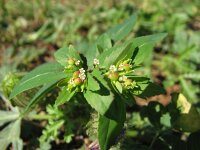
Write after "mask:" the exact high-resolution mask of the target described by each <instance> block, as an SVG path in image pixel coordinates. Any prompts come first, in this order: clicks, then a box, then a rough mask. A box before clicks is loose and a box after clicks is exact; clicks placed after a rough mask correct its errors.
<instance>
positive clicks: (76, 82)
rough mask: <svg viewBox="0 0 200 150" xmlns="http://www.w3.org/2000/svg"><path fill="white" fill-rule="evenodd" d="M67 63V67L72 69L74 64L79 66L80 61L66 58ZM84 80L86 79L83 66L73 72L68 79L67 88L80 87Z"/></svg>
mask: <svg viewBox="0 0 200 150" xmlns="http://www.w3.org/2000/svg"><path fill="white" fill-rule="evenodd" d="M67 63H68V67H67V69H72V68H73V67H74V66H76V67H78V68H80V67H81V65H80V63H81V61H80V60H77V59H75V58H69V59H68V60H67ZM76 67H75V68H76ZM85 80H86V74H85V69H84V68H80V69H78V70H77V71H75V72H74V73H73V76H72V78H71V79H70V80H69V81H68V90H71V89H73V88H76V87H81V89H82V85H84V83H85Z"/></svg>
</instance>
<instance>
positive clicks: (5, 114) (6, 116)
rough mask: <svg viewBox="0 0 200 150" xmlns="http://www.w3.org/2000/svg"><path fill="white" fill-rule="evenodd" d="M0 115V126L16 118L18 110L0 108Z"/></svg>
mask: <svg viewBox="0 0 200 150" xmlns="http://www.w3.org/2000/svg"><path fill="white" fill-rule="evenodd" d="M0 116H1V117H0V126H2V125H4V124H5V123H8V122H10V121H13V120H16V119H17V118H18V117H19V112H17V111H3V110H0Z"/></svg>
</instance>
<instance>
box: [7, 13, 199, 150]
mask: <svg viewBox="0 0 200 150" xmlns="http://www.w3.org/2000/svg"><path fill="white" fill-rule="evenodd" d="M135 21H136V16H131V17H130V18H128V19H127V20H126V21H125V22H123V23H122V24H119V25H117V26H115V27H114V28H111V29H110V30H108V31H107V32H105V33H104V34H102V35H101V36H99V38H97V40H96V41H95V42H94V43H92V44H90V46H89V47H88V49H87V51H86V53H84V54H81V53H79V52H78V51H77V50H76V48H74V47H73V46H72V45H70V46H69V47H66V46H65V47H63V48H61V49H59V50H58V51H57V52H56V53H55V55H54V56H55V58H56V61H57V62H51V63H46V64H43V65H41V66H39V67H37V68H36V69H34V70H33V71H31V72H30V73H28V74H27V75H25V76H24V77H23V78H22V79H21V80H20V81H19V82H18V84H17V85H16V86H15V87H14V89H13V90H12V92H11V94H10V97H9V98H10V99H13V98H15V97H16V96H17V95H19V94H20V93H22V92H25V91H27V90H30V89H33V88H36V87H41V86H42V87H41V88H40V89H39V90H38V92H37V93H36V94H35V95H34V97H33V98H32V99H31V100H30V101H29V103H28V105H27V106H26V107H25V109H24V110H22V113H21V114H20V118H24V117H25V116H26V115H27V114H28V112H30V110H31V109H32V108H33V106H34V105H35V104H37V103H39V102H40V101H41V98H42V97H44V96H45V94H46V93H48V92H49V91H51V90H52V89H54V88H56V87H59V88H60V92H59V95H58V96H57V98H56V100H55V102H54V103H53V106H48V107H47V108H48V113H50V114H51V115H52V116H54V118H51V117H50V118H49V117H48V118H47V119H48V120H49V125H48V126H47V127H46V130H45V131H44V132H43V135H42V137H41V138H40V141H41V142H44V141H46V139H48V138H50V139H56V137H57V134H58V133H57V130H58V129H59V128H60V127H61V126H62V125H63V124H64V123H65V122H66V120H65V119H64V118H63V117H64V114H65V113H64V112H65V111H66V110H65V109H61V108H62V106H64V105H67V103H69V102H71V101H72V100H74V99H76V100H78V101H86V102H87V103H88V104H89V105H90V106H91V107H92V108H93V109H94V110H95V111H96V112H98V129H97V130H98V133H97V137H98V142H99V145H100V148H101V149H102V150H107V149H109V148H110V147H111V146H113V145H114V144H116V143H117V139H118V138H119V135H120V134H121V132H122V130H123V127H124V122H125V120H126V105H128V106H133V105H134V104H135V101H134V97H140V98H143V99H146V98H148V97H152V96H155V95H159V94H164V93H165V90H164V89H163V88H162V87H160V86H158V85H156V84H154V83H152V82H151V81H150V79H149V78H148V77H146V76H145V75H141V74H138V72H137V69H138V68H139V67H140V65H141V63H142V62H143V61H144V60H145V59H146V58H147V57H148V54H149V53H151V51H152V48H153V47H154V45H155V44H156V43H157V42H159V41H160V40H162V39H163V38H164V37H165V36H166V34H164V33H161V34H155V35H149V36H143V37H138V38H131V39H129V40H126V41H123V39H124V38H125V37H126V36H127V35H128V34H129V32H130V31H131V29H132V27H133V25H134V24H135ZM153 110H154V109H153ZM160 110H161V109H159V110H158V111H160ZM149 111H151V109H150V110H149ZM177 117H178V116H177ZM198 117H199V116H198V115H197V117H196V118H198ZM198 119H199V118H198ZM175 120H177V118H176V119H175ZM168 121H171V120H170V119H168ZM165 124H167V123H165ZM159 125H160V124H159V122H156V123H155V126H159ZM178 125H180V123H179V124H178ZM69 126H70V125H69ZM177 128H180V127H179V126H177ZM66 129H67V128H66ZM197 129H199V128H198V127H195V128H194V129H193V130H192V131H196V130H197ZM187 131H190V129H187ZM71 136H72V133H71V132H69V134H68V138H67V139H68V140H70V138H71ZM68 140H66V141H68Z"/></svg>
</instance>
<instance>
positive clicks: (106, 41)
mask: <svg viewBox="0 0 200 150" xmlns="http://www.w3.org/2000/svg"><path fill="white" fill-rule="evenodd" d="M96 45H97V48H98V49H99V50H102V52H103V51H104V50H107V49H109V48H111V47H112V43H111V39H110V37H109V36H108V34H106V33H104V34H102V35H101V36H100V37H99V38H98V39H97V41H96ZM100 53H101V52H100Z"/></svg>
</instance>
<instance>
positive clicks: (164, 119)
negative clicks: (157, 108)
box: [160, 113, 171, 128]
mask: <svg viewBox="0 0 200 150" xmlns="http://www.w3.org/2000/svg"><path fill="white" fill-rule="evenodd" d="M160 123H161V124H162V125H164V126H166V127H169V128H170V127H171V116H170V114H169V113H166V114H163V115H162V117H161V118H160Z"/></svg>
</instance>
